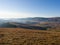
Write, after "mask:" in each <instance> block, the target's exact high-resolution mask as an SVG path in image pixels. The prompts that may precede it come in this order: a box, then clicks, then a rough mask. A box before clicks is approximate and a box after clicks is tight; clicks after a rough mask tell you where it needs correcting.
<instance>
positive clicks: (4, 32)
mask: <svg viewBox="0 0 60 45" xmlns="http://www.w3.org/2000/svg"><path fill="white" fill-rule="evenodd" d="M0 45H60V32H58V31H46V30H32V29H22V28H0Z"/></svg>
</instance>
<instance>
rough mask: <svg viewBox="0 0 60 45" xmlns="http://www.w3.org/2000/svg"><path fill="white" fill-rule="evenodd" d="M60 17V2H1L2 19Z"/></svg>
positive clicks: (31, 0)
mask: <svg viewBox="0 0 60 45" xmlns="http://www.w3.org/2000/svg"><path fill="white" fill-rule="evenodd" d="M26 17H60V0H0V18H26Z"/></svg>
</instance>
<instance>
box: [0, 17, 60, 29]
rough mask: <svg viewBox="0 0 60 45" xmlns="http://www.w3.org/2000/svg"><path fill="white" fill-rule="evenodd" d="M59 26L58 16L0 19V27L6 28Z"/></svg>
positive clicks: (59, 18)
mask: <svg viewBox="0 0 60 45" xmlns="http://www.w3.org/2000/svg"><path fill="white" fill-rule="evenodd" d="M58 25H59V26H60V17H52V18H43V17H34V18H12V19H7V20H5V19H0V27H3V28H4V27H7V28H9V27H10V28H16V27H19V28H28V29H46V28H51V27H57V26H58Z"/></svg>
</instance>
